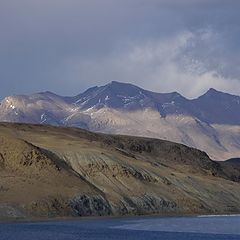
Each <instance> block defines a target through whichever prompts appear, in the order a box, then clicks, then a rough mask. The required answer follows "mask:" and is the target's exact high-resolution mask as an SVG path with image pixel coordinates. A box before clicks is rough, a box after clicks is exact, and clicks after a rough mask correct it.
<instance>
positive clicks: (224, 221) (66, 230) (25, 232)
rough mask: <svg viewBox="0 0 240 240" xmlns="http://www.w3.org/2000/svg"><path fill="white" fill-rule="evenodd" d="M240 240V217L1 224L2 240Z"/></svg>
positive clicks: (0, 237) (141, 218) (0, 235)
mask: <svg viewBox="0 0 240 240" xmlns="http://www.w3.org/2000/svg"><path fill="white" fill-rule="evenodd" d="M13 239H14V240H16V239H17V240H30V239H31V240H46V239H49V240H78V239H88V240H95V239H101V240H103V239H104V240H110V239H114V240H118V239H131V240H152V239H163V240H208V239H209V240H223V239H225V240H233V239H234V240H237V239H238V240H240V215H238V216H237V215H235V216H211V217H209V216H199V217H163V218H160V217H153V218H149V217H146V218H144V217H139V218H125V219H123V218H122V219H100V220H79V221H56V222H53V221H51V222H37V223H17V224H0V240H13Z"/></svg>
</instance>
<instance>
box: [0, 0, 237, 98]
mask: <svg viewBox="0 0 240 240" xmlns="http://www.w3.org/2000/svg"><path fill="white" fill-rule="evenodd" d="M239 7H240V3H239V2H238V1H235V0H220V1H219V0H211V1H209V0H181V1H174V0H132V1H120V0H101V1H98V0H82V1H77V0H68V1H67V0H58V1H57V0H48V1H47V0H41V1H38V0H37V1H32V0H22V1H17V0H3V1H1V2H0V33H1V38H0V82H1V88H0V97H4V96H6V95H11V94H17V93H18V94H19V93H31V92H37V91H42V90H51V91H54V92H57V93H59V94H63V95H69V94H70V95H73V94H77V93H79V92H81V91H83V90H85V88H87V87H90V86H92V85H96V84H105V83H107V82H109V81H111V80H119V81H123V82H132V83H135V84H138V85H140V86H142V87H145V88H147V89H151V90H155V91H174V90H177V91H180V92H181V93H182V94H184V95H186V96H189V97H194V96H197V95H199V94H201V93H202V92H204V91H205V90H207V89H208V88H210V87H215V88H218V89H220V90H224V91H230V92H233V93H236V94H240V80H239V79H240V78H239V73H240V67H239V66H240V65H239V61H240V60H239V59H240V58H239V50H240V49H239V48H240V47H239V37H240V28H239V23H240V16H239V13H238V9H239Z"/></svg>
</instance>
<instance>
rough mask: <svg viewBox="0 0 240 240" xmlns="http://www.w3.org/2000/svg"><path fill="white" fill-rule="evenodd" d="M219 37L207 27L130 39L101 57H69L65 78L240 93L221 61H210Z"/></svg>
mask: <svg viewBox="0 0 240 240" xmlns="http://www.w3.org/2000/svg"><path fill="white" fill-rule="evenodd" d="M220 37H221V36H219V35H218V34H216V33H214V32H213V31H212V30H211V28H207V29H202V30H199V31H196V32H190V31H183V32H181V33H179V34H176V35H173V36H171V37H167V38H165V39H163V38H162V39H160V40H149V41H147V42H144V43H141V42H138V43H136V42H128V43H127V44H125V47H122V46H121V48H119V49H121V50H118V51H116V50H115V51H113V52H112V53H111V54H108V55H107V56H106V55H105V56H104V57H102V58H95V59H91V58H89V59H86V58H79V57H77V58H70V59H67V60H66V61H65V62H64V63H63V66H65V67H66V69H65V70H66V71H65V72H66V76H65V77H66V78H67V79H73V80H75V81H76V83H77V81H79V79H84V81H86V83H87V85H88V86H91V85H95V84H102V83H103V82H108V81H111V80H118V81H123V82H131V83H134V84H137V85H139V86H142V87H144V88H146V89H149V90H153V91H159V92H171V91H178V92H180V93H181V94H183V95H184V96H186V97H189V98H192V97H196V96H199V95H201V94H202V93H204V92H205V91H207V90H208V89H209V88H212V87H213V88H216V89H219V90H223V91H229V92H232V93H235V94H240V82H239V81H238V80H237V79H234V78H229V77H226V76H223V75H222V74H221V71H220V70H221V68H220V65H221V64H220V63H221V61H220V62H219V65H218V66H217V67H216V65H215V64H214V61H211V57H212V56H210V54H211V53H212V52H213V51H215V49H216V48H217V47H218V46H217V44H216V43H218V42H219V41H218V40H219V38H220ZM219 60H221V59H219ZM212 62H213V63H212ZM223 63H224V62H223ZM223 63H222V64H223ZM86 87H87V86H86Z"/></svg>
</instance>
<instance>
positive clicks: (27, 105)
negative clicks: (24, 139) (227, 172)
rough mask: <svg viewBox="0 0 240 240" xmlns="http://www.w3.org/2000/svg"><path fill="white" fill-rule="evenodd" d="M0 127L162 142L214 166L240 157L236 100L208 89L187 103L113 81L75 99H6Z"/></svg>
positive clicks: (179, 97) (239, 114) (46, 94)
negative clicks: (30, 126)
mask: <svg viewBox="0 0 240 240" xmlns="http://www.w3.org/2000/svg"><path fill="white" fill-rule="evenodd" d="M0 121H2V122H20V123H34V124H50V125H56V126H70V127H79V128H84V129H87V130H90V131H95V132H103V133H110V134H124V135H135V136H144V137H151V138H159V139H165V140H170V141H174V142H178V143H182V144H185V145H187V146H190V147H194V148H198V149H200V150H203V151H205V152H207V154H208V155H209V156H210V157H211V158H212V159H215V160H225V159H229V158H237V157H239V156H240V97H239V96H235V95H231V94H228V93H224V92H220V91H217V90H215V89H212V88H211V89H209V90H208V91H207V92H206V93H205V94H203V95H202V96H200V97H198V98H196V99H187V98H185V97H184V96H182V95H181V94H179V93H177V92H172V93H157V92H151V91H148V90H144V89H142V88H140V87H138V86H135V85H132V84H128V83H120V82H116V81H113V82H110V83H109V84H107V85H105V86H100V87H97V86H96V87H92V88H89V89H88V90H86V91H85V92H83V93H80V94H78V95H76V96H73V97H63V96H59V95H56V94H54V93H52V92H41V93H36V94H32V95H16V96H9V97H6V98H4V99H3V100H2V101H1V104H0Z"/></svg>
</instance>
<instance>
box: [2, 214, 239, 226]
mask: <svg viewBox="0 0 240 240" xmlns="http://www.w3.org/2000/svg"><path fill="white" fill-rule="evenodd" d="M238 216H239V217H240V213H219V214H211V213H209V214H197V213H193V214H149V215H125V216H121V215H120V216H85V217H84V216H83V217H55V218H19V219H17V218H16V219H0V224H24V223H44V222H61V221H68V222H70V221H86V220H87V221H89V220H90V221H91V220H93V221H94V220H100V221H104V220H117V219H122V220H124V219H126V220H127V219H139V218H145V219H146V218H182V217H196V218H211V217H238Z"/></svg>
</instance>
